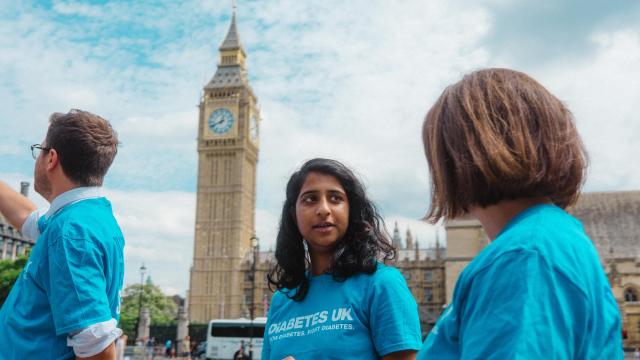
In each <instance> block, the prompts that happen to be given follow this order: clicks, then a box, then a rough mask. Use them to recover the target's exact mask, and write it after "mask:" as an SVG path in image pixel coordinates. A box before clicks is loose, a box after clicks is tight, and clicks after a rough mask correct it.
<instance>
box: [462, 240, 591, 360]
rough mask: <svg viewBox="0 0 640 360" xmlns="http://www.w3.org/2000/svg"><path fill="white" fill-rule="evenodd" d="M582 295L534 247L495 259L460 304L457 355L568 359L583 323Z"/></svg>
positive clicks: (482, 271)
mask: <svg viewBox="0 0 640 360" xmlns="http://www.w3.org/2000/svg"><path fill="white" fill-rule="evenodd" d="M586 304H587V302H586V296H585V294H584V293H583V292H582V291H581V290H580V289H579V288H578V287H577V286H576V285H575V284H574V283H573V282H571V281H570V279H567V278H565V277H563V276H562V275H561V274H559V273H556V272H555V271H554V270H553V269H551V268H550V267H549V265H548V263H547V262H546V261H545V260H544V258H543V257H542V256H541V255H540V254H539V253H537V252H535V251H529V250H517V251H512V252H509V253H505V254H503V255H501V256H500V257H498V258H497V259H496V260H495V261H494V262H493V263H492V264H491V265H490V266H488V267H487V268H485V269H482V270H481V271H479V272H478V274H477V275H476V276H475V277H474V279H473V280H472V283H471V286H470V289H469V293H468V295H467V297H466V299H465V300H464V303H463V304H462V308H461V310H460V311H461V316H460V318H461V320H460V321H461V324H460V343H461V358H463V359H515V358H527V359H528V358H531V359H551V358H553V359H565V358H566V359H573V358H574V355H575V354H576V351H578V349H579V348H580V347H582V346H583V344H581V342H583V341H585V339H582V337H583V336H580V334H584V332H582V331H581V329H585V328H586V327H587V326H588V324H587V320H586V315H585V314H586V313H587V309H586V308H585V307H586Z"/></svg>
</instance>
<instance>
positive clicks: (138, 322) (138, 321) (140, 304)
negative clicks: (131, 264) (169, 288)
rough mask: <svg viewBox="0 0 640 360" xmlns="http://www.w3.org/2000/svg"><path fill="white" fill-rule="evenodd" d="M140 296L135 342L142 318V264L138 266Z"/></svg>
mask: <svg viewBox="0 0 640 360" xmlns="http://www.w3.org/2000/svg"><path fill="white" fill-rule="evenodd" d="M138 270H140V296H139V297H138V320H136V337H135V341H138V335H140V334H138V330H139V327H140V316H142V292H143V291H144V274H145V273H146V272H147V268H146V267H145V266H144V263H142V266H140V269H138Z"/></svg>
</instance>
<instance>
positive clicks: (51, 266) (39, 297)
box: [0, 110, 124, 359]
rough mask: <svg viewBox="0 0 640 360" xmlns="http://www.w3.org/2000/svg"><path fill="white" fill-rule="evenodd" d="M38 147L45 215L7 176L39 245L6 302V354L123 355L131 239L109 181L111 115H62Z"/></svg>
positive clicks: (0, 315) (13, 200) (18, 218)
mask: <svg viewBox="0 0 640 360" xmlns="http://www.w3.org/2000/svg"><path fill="white" fill-rule="evenodd" d="M49 122H50V124H49V129H48V131H47V135H46V137H45V140H44V142H43V143H42V144H35V145H32V146H31V152H32V155H33V158H34V159H35V166H34V177H35V181H34V188H35V190H36V191H37V192H38V193H39V194H40V195H42V196H43V197H44V198H45V199H46V200H47V201H49V203H50V204H51V206H50V207H49V210H48V211H46V212H45V213H40V212H39V211H38V210H37V209H36V206H35V205H34V204H33V203H32V202H31V201H30V200H29V199H27V198H26V197H24V196H22V195H21V194H19V193H17V192H15V191H13V190H12V189H10V188H9V187H8V186H7V185H6V184H5V183H3V182H2V181H0V212H2V214H3V215H4V216H5V217H6V218H7V220H8V221H9V222H10V223H11V224H12V225H13V226H14V227H16V228H17V229H21V230H22V233H23V234H24V235H25V236H27V237H30V238H33V239H36V245H35V246H34V247H33V249H32V251H31V255H30V257H29V260H28V262H27V264H26V265H25V267H24V269H23V270H22V273H21V274H20V276H19V277H18V279H17V280H16V283H15V285H14V286H13V289H12V290H11V293H10V294H9V296H8V298H7V300H6V301H5V303H4V305H3V306H2V309H0V358H2V359H68V358H73V357H77V358H90V359H114V358H115V346H114V340H115V339H116V338H118V337H119V336H120V334H121V333H122V331H121V330H120V329H118V328H117V321H118V319H119V316H120V315H119V312H120V291H121V289H122V284H123V280H124V279H123V278H124V256H123V249H124V237H123V236H122V232H121V231H120V227H119V226H118V223H117V222H116V220H115V218H114V216H113V212H112V209H111V204H110V202H109V201H108V200H107V199H106V198H105V197H104V196H103V195H102V192H101V186H102V181H103V179H104V176H105V174H106V173H107V170H108V169H109V167H110V166H111V163H112V162H113V159H114V157H115V155H116V153H117V146H118V138H117V135H116V133H115V131H114V130H113V129H112V128H111V125H110V124H109V122H108V121H107V120H105V119H103V118H101V117H99V116H97V115H94V114H91V113H89V112H85V111H80V110H71V111H70V112H69V113H67V114H60V113H54V114H53V115H51V117H50V119H49Z"/></svg>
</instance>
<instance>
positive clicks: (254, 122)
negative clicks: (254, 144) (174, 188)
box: [249, 115, 258, 140]
mask: <svg viewBox="0 0 640 360" xmlns="http://www.w3.org/2000/svg"><path fill="white" fill-rule="evenodd" d="M250 121H251V124H250V125H249V126H250V127H249V135H250V136H251V139H252V140H255V139H257V138H258V119H257V118H256V116H255V115H251V120H250Z"/></svg>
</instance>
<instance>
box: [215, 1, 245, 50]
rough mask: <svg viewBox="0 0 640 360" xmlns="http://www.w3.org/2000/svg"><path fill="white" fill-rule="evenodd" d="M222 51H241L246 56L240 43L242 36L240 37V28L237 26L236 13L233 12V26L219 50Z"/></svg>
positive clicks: (230, 27)
mask: <svg viewBox="0 0 640 360" xmlns="http://www.w3.org/2000/svg"><path fill="white" fill-rule="evenodd" d="M218 50H220V51H225V50H241V51H242V53H243V54H244V53H245V52H244V48H243V47H242V44H241V43H240V36H239V35H238V27H237V26H236V11H235V10H234V11H233V15H232V16H231V26H229V31H227V36H226V37H225V38H224V41H223V42H222V45H220V48H218Z"/></svg>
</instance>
